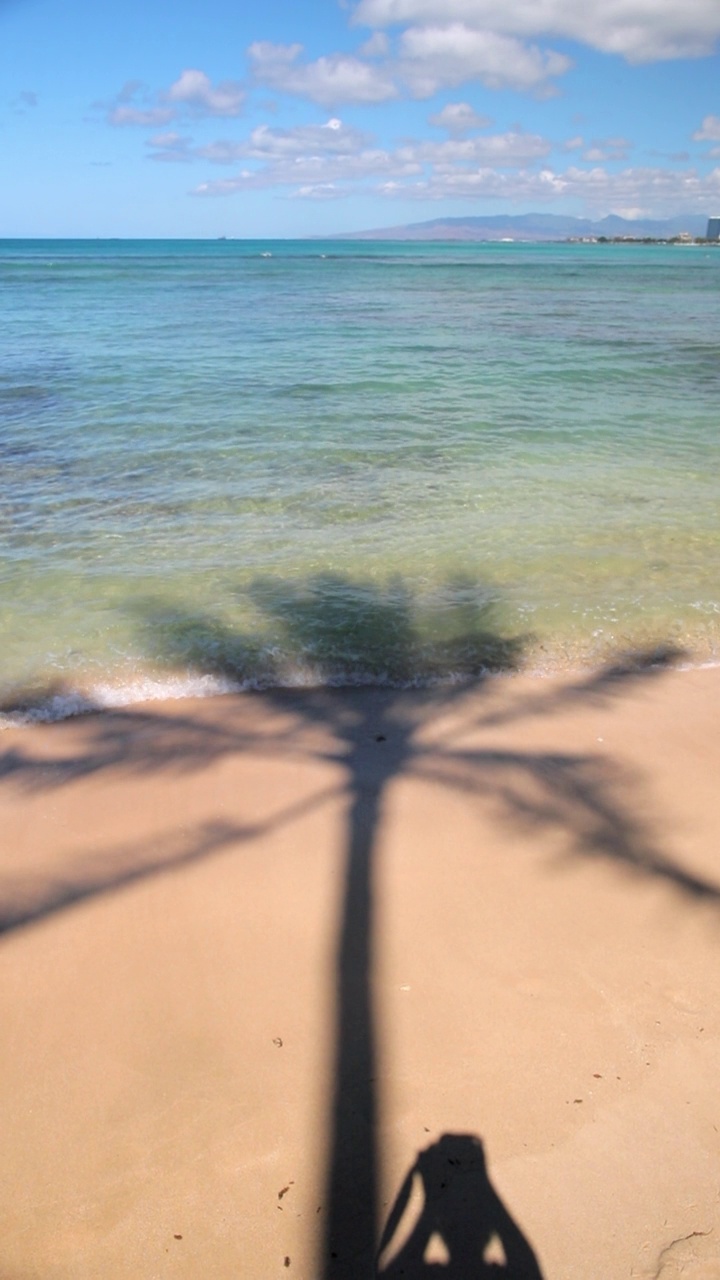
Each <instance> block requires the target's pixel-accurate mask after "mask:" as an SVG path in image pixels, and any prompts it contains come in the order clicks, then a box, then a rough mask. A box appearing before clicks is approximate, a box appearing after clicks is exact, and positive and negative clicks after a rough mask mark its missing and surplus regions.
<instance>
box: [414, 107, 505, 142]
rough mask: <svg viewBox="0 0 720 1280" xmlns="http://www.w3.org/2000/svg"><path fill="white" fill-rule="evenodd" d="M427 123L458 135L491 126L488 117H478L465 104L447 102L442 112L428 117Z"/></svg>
mask: <svg viewBox="0 0 720 1280" xmlns="http://www.w3.org/2000/svg"><path fill="white" fill-rule="evenodd" d="M428 123H429V124H434V125H436V126H437V128H438V129H446V130H447V132H448V133H451V134H453V135H458V134H463V133H471V132H473V131H474V130H475V129H485V128H487V126H488V125H489V124H492V120H491V119H490V117H489V116H479V115H478V114H477V112H476V111H474V110H473V108H472V107H471V106H470V104H469V103H467V102H448V104H447V106H446V107H443V109H442V111H438V112H437V113H436V114H435V115H434V116H429V117H428Z"/></svg>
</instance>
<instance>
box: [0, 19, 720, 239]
mask: <svg viewBox="0 0 720 1280" xmlns="http://www.w3.org/2000/svg"><path fill="white" fill-rule="evenodd" d="M534 210H544V211H547V212H556V213H574V214H579V215H582V216H591V217H602V216H604V215H605V214H607V213H620V214H623V215H625V216H630V217H633V216H653V217H666V216H670V215H675V214H677V213H700V214H703V215H707V214H711V213H713V214H717V213H720V0H590V3H585V4H582V3H580V2H579V0H341V2H340V3H338V2H337V0H305V3H304V4H302V5H298V4H290V3H289V2H288V0H264V3H262V4H260V3H242V0H235V2H234V3H230V2H229V0H204V2H203V3H202V4H200V3H198V2H197V0H192V3H191V2H189V0H142V2H141V0H123V4H122V5H120V4H115V5H113V4H112V3H110V4H98V2H97V0H63V2H62V3H60V0H0V236H217V235H227V236H258V237H263V236H294V235H297V236H302V235H322V234H323V233H324V232H328V233H330V232H342V231H355V230H362V229H365V228H371V227H389V226H394V225H398V224H402V223H407V222H417V221H421V220H424V219H428V218H439V217H445V216H448V217H451V216H466V215H469V214H497V213H523V212H529V211H534Z"/></svg>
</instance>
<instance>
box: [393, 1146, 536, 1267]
mask: <svg viewBox="0 0 720 1280" xmlns="http://www.w3.org/2000/svg"><path fill="white" fill-rule="evenodd" d="M416 1184H419V1189H420V1190H421V1193H422V1206H421V1209H420V1212H419V1215H418V1217H417V1219H416V1221H415V1223H414V1225H413V1226H412V1228H411V1230H410V1231H409V1233H408V1234H406V1237H405V1239H404V1240H403V1242H402V1243H401V1244H400V1245H399V1247H397V1244H396V1240H397V1238H398V1237H400V1235H401V1230H402V1224H403V1222H404V1220H405V1219H406V1218H407V1217H408V1216H409V1212H408V1211H409V1209H410V1204H411V1196H412V1193H413V1190H414V1188H415V1185H416ZM394 1244H395V1245H396V1247H395V1248H393V1245H394ZM433 1246H435V1252H436V1254H437V1252H438V1251H439V1252H440V1253H441V1257H440V1258H439V1259H438V1258H437V1257H436V1258H435V1259H433V1258H432V1253H431V1251H432V1249H433ZM388 1252H390V1254H391V1256H390V1258H389V1259H388V1260H387V1261H386V1262H385V1263H384V1264H383V1263H382V1262H380V1265H379V1270H378V1275H379V1276H380V1277H383V1280H401V1277H402V1280H431V1277H433V1276H436V1277H442V1280H490V1278H491V1277H503V1276H504V1277H506V1280H542V1273H541V1271H540V1267H539V1264H538V1261H537V1258H536V1257H535V1254H534V1252H533V1249H532V1247H531V1245H530V1243H529V1241H528V1240H527V1239H526V1237H525V1236H524V1235H523V1233H522V1231H521V1230H520V1228H519V1226H518V1225H517V1223H516V1222H515V1221H514V1220H513V1218H512V1217H511V1215H510V1214H509V1213H508V1210H507V1209H506V1207H505V1205H504V1204H503V1202H502V1200H501V1199H500V1197H499V1195H498V1194H497V1192H496V1191H495V1189H494V1187H493V1185H492V1183H491V1182H490V1178H489V1176H488V1172H487V1166H486V1163H485V1152H484V1150H483V1144H482V1142H481V1141H480V1139H479V1138H477V1137H475V1135H474V1134H468V1133H444V1134H443V1135H442V1137H441V1138H440V1139H439V1140H438V1141H437V1142H435V1143H433V1144H432V1145H431V1146H429V1147H426V1148H425V1150H424V1151H419V1152H418V1155H417V1159H416V1160H415V1163H414V1164H413V1166H412V1168H411V1169H410V1170H409V1172H408V1173H407V1175H406V1177H405V1180H404V1182H403V1184H402V1186H401V1188H400V1190H399V1192H398V1194H397V1197H396V1199H395V1202H394V1204H393V1206H392V1209H391V1210H390V1213H389V1215H388V1220H387V1223H386V1226H385V1229H384V1231H383V1234H382V1237H381V1239H380V1247H379V1250H378V1257H379V1259H382V1257H383V1255H384V1254H387V1253H388ZM498 1252H499V1253H500V1255H501V1256H500V1257H499V1258H498V1257H497V1254H498Z"/></svg>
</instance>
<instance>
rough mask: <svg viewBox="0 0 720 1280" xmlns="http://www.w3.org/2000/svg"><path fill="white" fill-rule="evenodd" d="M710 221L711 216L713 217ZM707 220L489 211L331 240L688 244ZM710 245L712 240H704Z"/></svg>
mask: <svg viewBox="0 0 720 1280" xmlns="http://www.w3.org/2000/svg"><path fill="white" fill-rule="evenodd" d="M712 221H713V222H715V221H716V219H712ZM707 228H708V219H707V217H705V216H704V215H703V214H688V215H684V216H683V215H679V216H678V217H676V218H661V219H657V218H633V219H630V218H621V217H619V215H617V214H609V215H608V217H606V218H602V219H600V221H598V222H593V221H591V220H590V219H589V218H574V217H571V216H570V215H569V214H558V213H520V214H504V213H501V214H493V215H489V216H480V217H467V218H433V219H432V220H431V221H430V222H411V223H408V224H407V225H406V226H400V227H381V228H379V229H377V230H374V231H354V232H345V234H344V235H336V236H332V237H330V238H331V239H335V240H458V241H472V240H507V241H514V240H518V241H523V240H524V241H533V242H539V241H551V240H554V241H557V240H578V241H601V242H610V241H611V242H613V243H615V242H631V243H638V242H640V243H647V242H650V243H668V242H670V241H673V242H675V243H680V244H683V243H685V244H688V243H693V242H695V241H696V240H697V241H704V240H705V235H706V232H707ZM708 243H713V241H708Z"/></svg>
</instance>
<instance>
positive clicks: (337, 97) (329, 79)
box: [248, 40, 398, 107]
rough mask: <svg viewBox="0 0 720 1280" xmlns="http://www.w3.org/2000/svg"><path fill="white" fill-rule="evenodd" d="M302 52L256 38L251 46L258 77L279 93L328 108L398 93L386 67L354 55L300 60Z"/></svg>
mask: <svg viewBox="0 0 720 1280" xmlns="http://www.w3.org/2000/svg"><path fill="white" fill-rule="evenodd" d="M301 53H302V45H300V44H290V45H284V44H272V43H270V42H269V41H267V40H260V41H256V42H255V44H251V45H250V48H249V49H248V56H249V57H250V60H251V63H252V64H253V74H254V78H255V80H256V81H257V83H258V84H263V85H266V86H267V87H268V88H270V89H275V90H276V91H277V92H279V93H292V94H297V95H298V96H299V97H302V98H309V100H310V101H311V102H317V103H320V104H321V105H322V106H326V107H333V106H336V105H337V104H338V103H341V102H386V101H388V99H390V98H396V97H397V96H398V90H397V86H396V85H395V84H394V83H393V81H392V79H391V77H390V75H389V74H388V73H387V71H386V70H384V69H383V68H381V67H378V66H374V65H372V64H368V63H366V62H363V61H362V60H361V59H360V58H356V57H354V56H353V55H352V54H344V53H331V54H328V55H327V57H323V58H317V59H316V61H315V62H301V61H299V59H300V55H301Z"/></svg>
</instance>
